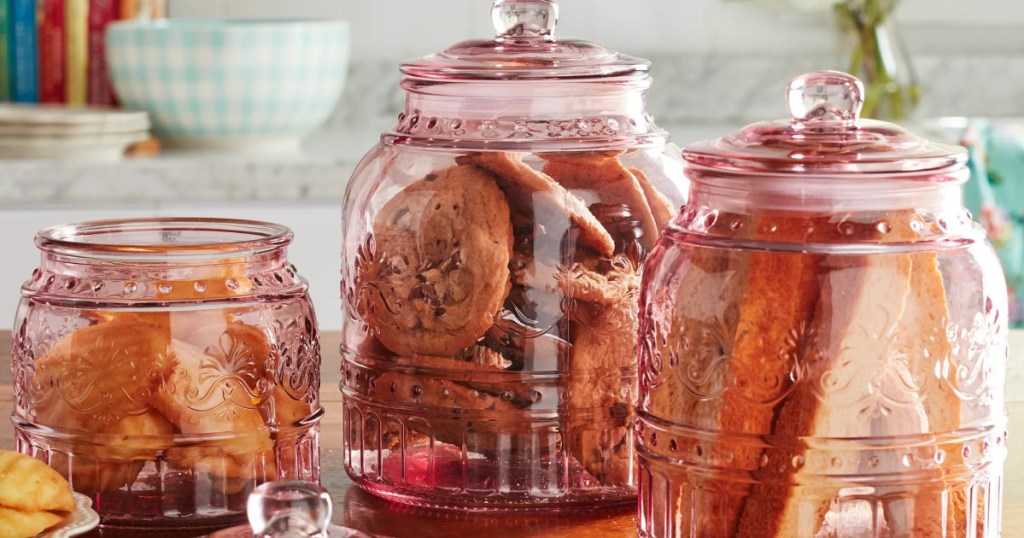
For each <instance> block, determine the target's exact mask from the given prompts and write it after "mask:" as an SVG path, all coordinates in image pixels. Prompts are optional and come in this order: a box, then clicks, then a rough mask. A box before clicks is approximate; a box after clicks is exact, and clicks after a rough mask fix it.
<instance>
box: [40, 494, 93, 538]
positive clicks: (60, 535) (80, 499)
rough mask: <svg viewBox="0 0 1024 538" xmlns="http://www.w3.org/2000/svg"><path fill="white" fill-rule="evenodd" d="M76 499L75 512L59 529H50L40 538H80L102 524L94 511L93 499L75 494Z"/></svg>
mask: <svg viewBox="0 0 1024 538" xmlns="http://www.w3.org/2000/svg"><path fill="white" fill-rule="evenodd" d="M72 495H74V497H75V511H74V512H71V514H69V515H68V517H67V518H65V519H64V523H61V524H60V526H59V527H55V528H53V529H50V530H48V531H46V532H44V533H43V534H41V535H39V538H70V537H71V536H79V535H81V534H85V533H87V532H89V531H91V530H93V529H95V528H96V527H97V526H98V525H99V524H100V515H99V514H97V513H96V511H95V510H93V509H92V499H90V498H89V497H86V496H85V495H82V494H81V493H73V494H72Z"/></svg>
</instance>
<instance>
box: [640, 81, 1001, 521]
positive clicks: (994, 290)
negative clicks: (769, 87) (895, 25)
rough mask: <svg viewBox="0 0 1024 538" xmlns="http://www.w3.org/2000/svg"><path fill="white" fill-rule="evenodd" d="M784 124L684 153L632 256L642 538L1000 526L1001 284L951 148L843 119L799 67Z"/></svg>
mask: <svg viewBox="0 0 1024 538" xmlns="http://www.w3.org/2000/svg"><path fill="white" fill-rule="evenodd" d="M788 91H789V93H788V97H789V106H790V111H791V113H792V119H791V120H789V121H782V122H774V123H769V122H765V123H758V124H754V125H750V126H748V127H746V128H744V129H743V130H742V131H740V132H737V133H735V134H733V135H730V136H727V137H724V138H721V139H718V140H714V141H709V142H704V143H701V144H696V145H693V146H690V147H688V148H687V149H686V150H684V152H683V157H684V159H685V160H686V161H687V162H688V164H689V166H688V168H687V175H688V177H689V178H690V180H691V189H690V196H689V201H688V204H687V205H686V206H685V207H684V209H683V211H682V213H681V214H680V215H679V216H678V217H677V218H676V219H675V220H674V221H673V222H672V224H670V225H669V227H668V228H667V229H666V231H665V235H664V236H663V238H662V240H661V242H660V243H659V245H658V246H657V248H656V249H655V250H654V252H653V253H652V254H651V256H650V258H649V259H648V262H647V266H646V268H645V274H644V283H643V287H642V292H641V298H640V311H641V320H640V336H639V339H640V357H639V362H640V395H639V401H638V404H637V405H638V416H639V418H638V421H637V447H638V448H637V452H638V457H639V482H640V495H639V496H640V508H639V509H640V512H639V527H640V532H641V534H642V535H643V536H657V537H691V536H692V537H698V536H766V537H770V536H778V537H782V536H787V537H788V536H865V537H881V536H998V535H999V521H1000V509H1001V506H1000V505H1001V499H1000V497H1001V484H1002V465H1003V460H1004V458H1005V456H1006V412H1005V407H1004V394H1003V391H1004V388H1003V382H1004V369H1005V360H1006V353H1007V327H1006V323H1007V321H1006V312H1007V310H1006V309H1007V302H1006V286H1005V284H1004V283H1003V282H1002V280H1001V279H1002V275H1001V270H1000V267H999V262H998V260H997V258H996V256H995V254H994V253H993V251H992V248H991V247H990V246H989V245H988V244H987V243H986V241H985V234H984V232H983V230H981V229H980V228H979V226H978V225H976V224H974V223H973V222H972V221H971V217H970V215H969V214H968V213H967V212H966V211H965V210H964V209H963V205H962V201H961V191H960V186H961V185H962V183H963V182H964V181H965V180H966V179H967V171H966V169H965V166H964V163H965V161H966V155H965V152H964V151H963V150H962V149H961V148H957V147H951V146H943V145H939V144H935V143H931V142H928V141H926V140H923V139H921V138H918V137H917V136H915V135H913V134H911V133H909V132H907V131H905V130H903V129H901V128H900V127H897V126H895V125H892V124H889V123H883V122H876V121H869V120H860V119H858V117H857V113H858V112H859V110H860V106H861V104H862V103H863V101H862V91H863V90H862V86H861V84H860V82H859V81H857V80H856V79H855V78H853V77H851V76H849V75H846V74H844V73H837V72H817V73H810V74H807V75H803V76H801V77H797V78H796V79H794V80H793V81H792V83H791V85H790V87H789V90H788Z"/></svg>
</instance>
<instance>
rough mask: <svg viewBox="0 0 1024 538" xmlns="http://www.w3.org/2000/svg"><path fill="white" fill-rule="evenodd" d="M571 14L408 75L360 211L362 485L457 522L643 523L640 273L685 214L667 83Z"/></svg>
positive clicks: (354, 357)
mask: <svg viewBox="0 0 1024 538" xmlns="http://www.w3.org/2000/svg"><path fill="white" fill-rule="evenodd" d="M556 8H557V6H556V5H555V3H554V2H553V1H542V0H533V1H503V0H499V1H497V2H495V3H494V9H493V15H494V22H495V25H496V28H497V31H498V35H497V37H496V38H495V39H493V40H488V41H467V42H463V43H459V44H457V45H455V46H453V47H452V48H450V49H448V50H446V51H444V52H441V53H438V54H434V55H430V56H427V57H425V58H422V59H419V60H416V61H412V62H408V63H405V64H403V65H402V71H403V73H404V74H405V77H404V79H403V81H402V87H403V88H404V89H405V90H406V92H407V98H406V110H405V112H404V113H403V114H401V115H400V116H399V121H398V124H397V126H396V127H395V129H394V131H392V132H389V133H385V134H384V135H383V136H382V138H381V143H380V144H378V145H377V146H376V147H374V148H373V149H372V150H371V151H370V152H369V154H368V155H367V156H366V157H365V158H364V159H363V161H362V162H361V163H360V165H359V166H358V168H357V170H356V172H355V174H354V176H353V178H352V181H351V182H350V184H349V186H348V191H347V193H346V198H345V206H344V207H345V209H344V245H345V248H344V249H343V250H344V253H343V257H342V293H343V304H344V309H345V313H346V316H345V326H344V340H343V343H342V346H341V351H342V357H343V360H342V370H343V381H342V390H343V393H344V398H345V410H346V411H345V424H346V426H345V441H344V442H345V456H344V457H345V466H346V469H347V471H348V473H349V474H350V475H351V476H352V477H353V479H354V480H355V481H356V483H357V484H359V485H361V486H362V487H364V488H366V489H368V490H370V491H371V492H374V493H377V494H379V495H382V496H386V497H389V498H392V499H396V500H399V501H403V502H408V503H415V504H421V505H430V506H438V507H471V508H479V509H525V508H533V507H546V506H550V507H569V506H590V505H595V504H598V503H611V504H615V503H620V502H621V503H627V502H634V499H635V479H634V472H633V466H632V459H633V457H632V456H633V448H632V444H633V443H632V438H631V435H632V428H631V424H632V420H633V416H634V415H633V401H634V399H635V396H636V392H635V390H636V373H635V352H634V348H635V343H636V337H635V335H636V323H637V310H636V308H637V292H638V287H639V281H640V268H641V266H642V263H643V261H644V260H645V259H646V256H647V252H648V250H649V249H650V248H651V247H653V246H654V243H655V241H656V240H657V238H658V236H659V234H660V230H661V229H662V227H663V226H664V225H665V224H666V223H667V221H668V220H669V219H670V218H671V216H672V215H673V214H674V213H675V211H676V208H678V207H679V205H680V204H681V202H682V197H683V193H682V188H681V184H682V182H683V178H682V172H681V163H680V162H679V161H677V160H675V159H674V158H673V157H672V156H671V155H670V152H668V151H666V148H667V147H668V146H667V144H668V141H667V137H666V134H665V132H664V131H661V130H660V129H658V128H657V127H656V126H655V125H654V124H653V122H652V120H651V117H650V116H649V115H648V114H647V113H646V111H645V109H644V92H645V91H646V90H647V89H648V88H649V87H650V84H651V79H650V76H649V75H648V73H647V70H648V63H647V62H646V61H644V60H640V59H637V58H631V57H627V56H623V55H621V54H617V53H614V52H610V51H608V50H606V49H604V48H601V47H598V46H597V45H594V44H591V43H587V42H582V41H568V40H558V39H555V37H554V28H555V22H556V19H557V9H556Z"/></svg>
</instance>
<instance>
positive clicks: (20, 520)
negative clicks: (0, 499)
mask: <svg viewBox="0 0 1024 538" xmlns="http://www.w3.org/2000/svg"><path fill="white" fill-rule="evenodd" d="M62 521H64V516H62V515H59V514H54V513H53V512H22V511H20V510H14V509H12V508H7V507H5V506H0V538H32V537H33V536H37V535H39V534H42V532H43V531H45V530H46V529H49V528H51V527H54V526H56V525H58V524H60V523H61V522H62Z"/></svg>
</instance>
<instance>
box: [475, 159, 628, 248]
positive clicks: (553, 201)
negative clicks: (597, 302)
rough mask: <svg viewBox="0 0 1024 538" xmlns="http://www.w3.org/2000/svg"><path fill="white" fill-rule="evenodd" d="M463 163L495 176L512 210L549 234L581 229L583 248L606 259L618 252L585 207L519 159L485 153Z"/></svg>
mask: <svg viewBox="0 0 1024 538" xmlns="http://www.w3.org/2000/svg"><path fill="white" fill-rule="evenodd" d="M460 160H461V161H464V162H469V163H473V164H475V165H477V166H480V167H481V168H484V169H486V170H488V171H490V172H492V173H493V174H495V175H496V176H497V177H498V184H499V185H500V186H501V188H502V190H503V191H505V195H506V196H508V200H509V203H510V204H511V205H512V206H513V208H514V209H515V210H516V211H519V212H524V213H526V214H528V215H530V216H532V217H533V219H534V222H535V223H536V225H537V226H540V227H541V228H542V229H543V230H545V232H546V233H548V234H554V235H559V236H560V235H562V234H564V233H565V232H568V231H569V228H570V226H575V227H578V228H579V242H580V243H581V244H583V245H586V246H587V247H590V248H592V249H593V250H594V251H595V252H597V253H598V254H600V255H603V256H610V255H611V254H612V252H613V251H614V250H615V242H614V241H613V240H612V237H611V235H609V234H608V231H607V230H605V229H604V226H602V225H601V222H600V221H598V220H597V218H596V217H594V215H593V214H592V213H591V212H590V210H589V209H587V205H586V203H585V202H584V201H583V200H581V199H580V198H579V197H577V196H575V195H573V194H572V193H571V192H569V191H567V190H566V189H565V187H563V186H561V185H559V184H558V182H557V181H555V180H554V179H552V178H551V177H550V176H548V175H546V174H544V173H542V172H538V171H536V170H534V169H533V168H530V167H529V166H528V165H527V164H525V163H524V162H523V159H522V157H521V156H520V155H518V154H515V153H506V152H482V153H474V154H471V155H468V156H466V157H464V158H462V159H460ZM560 232H561V233H560Z"/></svg>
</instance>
